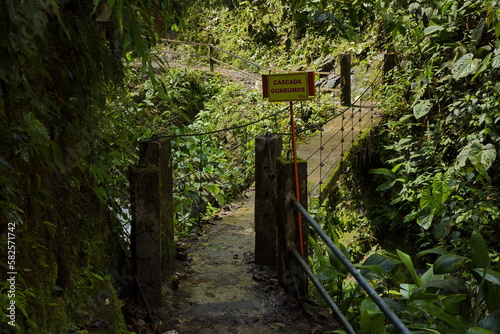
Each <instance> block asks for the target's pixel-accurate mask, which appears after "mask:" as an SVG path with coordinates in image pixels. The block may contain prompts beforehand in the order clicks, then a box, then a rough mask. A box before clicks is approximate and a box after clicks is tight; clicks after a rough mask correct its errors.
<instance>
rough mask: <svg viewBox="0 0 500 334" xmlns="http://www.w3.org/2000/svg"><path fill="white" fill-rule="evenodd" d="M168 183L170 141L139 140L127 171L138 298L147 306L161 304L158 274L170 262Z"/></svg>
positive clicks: (171, 239) (171, 236) (172, 251)
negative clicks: (135, 156) (134, 164)
mask: <svg viewBox="0 0 500 334" xmlns="http://www.w3.org/2000/svg"><path fill="white" fill-rule="evenodd" d="M172 184H173V182H172V155H171V144H170V141H168V140H163V139H161V140H160V139H151V140H146V141H142V142H140V143H139V165H138V166H137V167H134V168H132V170H131V175H130V187H131V202H132V233H131V253H132V261H133V266H134V273H135V275H136V277H137V281H138V284H139V287H140V294H141V296H140V299H145V300H143V301H144V302H145V304H146V305H145V306H146V308H147V309H148V310H152V309H157V308H159V307H161V306H162V297H161V296H162V294H161V283H162V278H164V276H165V275H164V273H166V272H167V271H168V269H169V267H170V266H171V265H172V264H173V262H174V256H175V243H174V228H173V209H172V202H173V195H172V194H173V193H172Z"/></svg>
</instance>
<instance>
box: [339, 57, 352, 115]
mask: <svg viewBox="0 0 500 334" xmlns="http://www.w3.org/2000/svg"><path fill="white" fill-rule="evenodd" d="M340 77H341V90H340V100H341V103H342V105H344V106H350V105H351V55H350V54H348V53H344V54H343V55H342V57H341V58H340Z"/></svg>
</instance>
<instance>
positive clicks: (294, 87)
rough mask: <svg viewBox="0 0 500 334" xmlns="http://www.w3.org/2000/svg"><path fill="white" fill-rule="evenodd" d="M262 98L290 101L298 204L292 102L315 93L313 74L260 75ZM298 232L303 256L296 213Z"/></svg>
mask: <svg viewBox="0 0 500 334" xmlns="http://www.w3.org/2000/svg"><path fill="white" fill-rule="evenodd" d="M262 89H263V96H264V98H269V101H270V102H278V101H290V126H291V128H292V151H293V173H294V179H295V198H296V200H297V201H298V202H300V188H299V171H298V166H297V139H296V135H295V117H294V113H293V101H303V100H307V99H308V98H309V96H314V95H315V93H316V89H315V84H314V72H295V73H286V74H269V75H262ZM297 224H298V230H299V250H300V254H301V255H302V256H303V255H304V237H303V233H302V214H301V213H300V212H299V211H297Z"/></svg>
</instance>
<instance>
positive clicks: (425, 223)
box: [417, 206, 435, 230]
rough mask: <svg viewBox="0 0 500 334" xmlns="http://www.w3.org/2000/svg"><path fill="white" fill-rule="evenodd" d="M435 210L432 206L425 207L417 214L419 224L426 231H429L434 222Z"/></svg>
mask: <svg viewBox="0 0 500 334" xmlns="http://www.w3.org/2000/svg"><path fill="white" fill-rule="evenodd" d="M434 214H435V210H434V209H432V208H431V207H430V206H426V207H424V208H423V209H422V210H420V211H419V212H418V214H417V224H418V225H419V226H420V227H422V228H423V229H424V230H428V229H429V227H431V225H432V221H433V220H434Z"/></svg>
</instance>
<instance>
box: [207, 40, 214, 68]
mask: <svg viewBox="0 0 500 334" xmlns="http://www.w3.org/2000/svg"><path fill="white" fill-rule="evenodd" d="M213 57H214V48H213V47H212V44H210V45H209V46H208V60H209V63H210V72H213V71H214V59H213Z"/></svg>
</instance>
